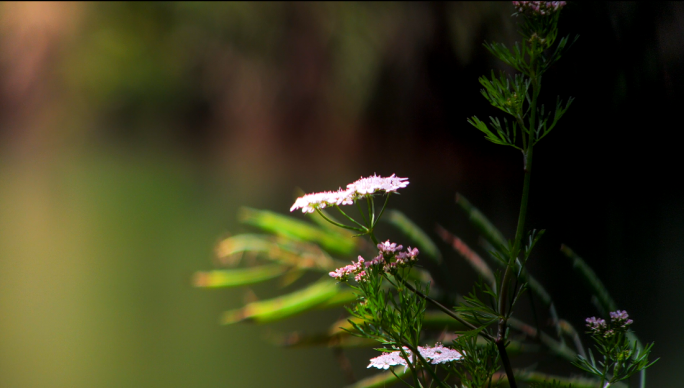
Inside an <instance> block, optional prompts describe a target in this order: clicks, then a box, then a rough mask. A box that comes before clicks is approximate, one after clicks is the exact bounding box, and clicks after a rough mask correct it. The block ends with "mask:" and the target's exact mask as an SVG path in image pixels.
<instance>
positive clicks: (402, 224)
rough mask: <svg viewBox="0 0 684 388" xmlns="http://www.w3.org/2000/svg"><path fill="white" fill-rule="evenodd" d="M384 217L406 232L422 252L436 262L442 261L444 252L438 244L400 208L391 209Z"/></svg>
mask: <svg viewBox="0 0 684 388" xmlns="http://www.w3.org/2000/svg"><path fill="white" fill-rule="evenodd" d="M383 219H384V220H385V221H387V222H389V223H390V224H391V225H392V226H394V227H396V228H397V229H399V231H401V232H402V233H404V234H405V235H406V237H407V238H408V239H409V240H410V242H411V243H413V244H415V246H417V247H418V249H419V250H420V253H421V254H423V255H426V256H427V257H428V258H430V259H431V260H433V261H434V262H436V263H441V262H442V254H441V253H440V252H439V249H438V248H437V245H435V243H434V242H433V241H432V240H431V239H430V237H428V235H427V234H426V233H425V232H424V231H423V230H422V229H421V228H419V227H418V225H416V224H415V223H413V221H411V220H410V219H409V218H408V217H406V215H404V213H402V212H400V211H398V210H389V211H387V213H386V214H385V218H383ZM404 245H407V244H404Z"/></svg>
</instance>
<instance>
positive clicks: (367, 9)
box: [0, 2, 684, 387]
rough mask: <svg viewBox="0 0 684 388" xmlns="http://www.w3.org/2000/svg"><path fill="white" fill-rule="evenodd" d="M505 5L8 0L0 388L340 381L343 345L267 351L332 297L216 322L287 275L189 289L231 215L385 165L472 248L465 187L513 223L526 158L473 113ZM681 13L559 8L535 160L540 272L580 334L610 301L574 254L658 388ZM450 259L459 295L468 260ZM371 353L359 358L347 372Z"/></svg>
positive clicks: (419, 212)
mask: <svg viewBox="0 0 684 388" xmlns="http://www.w3.org/2000/svg"><path fill="white" fill-rule="evenodd" d="M512 13H513V8H512V6H511V5H510V3H496V2H494V3H491V2H478V3H467V2H466V3H438V2H432V3H289V2H288V3H2V4H0V386H2V387H152V386H166V387H228V386H230V387H272V386H279V387H309V386H312V387H315V386H329V387H338V386H339V387H341V386H344V385H345V384H346V381H345V380H344V376H343V373H342V372H341V370H340V368H339V366H338V364H337V362H336V359H335V355H334V354H333V352H332V351H331V350H329V349H297V350H287V349H281V348H277V347H275V346H272V345H271V344H270V342H269V341H268V340H267V337H268V336H269V335H270V334H269V333H273V332H285V331H290V330H295V329H298V328H301V327H311V328H314V327H319V328H320V327H325V325H326V323H330V322H332V320H334V319H337V318H339V317H340V316H341V314H342V312H341V310H340V311H327V312H320V313H315V314H310V315H306V316H302V317H299V318H297V319H295V320H292V321H289V322H283V323H279V324H275V325H270V326H268V327H257V326H250V325H235V326H230V327H221V326H219V324H218V319H219V316H220V313H221V312H222V311H224V310H227V309H230V308H235V307H238V306H240V305H241V304H242V303H243V301H244V298H245V297H246V298H253V297H254V296H257V297H259V298H265V297H269V296H274V295H276V294H277V293H278V292H280V291H279V290H278V289H277V287H276V286H277V284H271V285H270V287H255V288H254V289H252V290H220V291H216V290H213V291H207V290H198V289H194V288H192V287H191V285H190V278H191V276H192V273H193V272H194V271H196V270H201V269H208V268H211V267H212V266H213V256H214V253H213V250H214V246H215V244H216V242H218V241H219V239H220V238H221V237H224V236H226V235H227V234H228V233H237V232H241V231H245V230H247V229H246V228H245V227H244V226H241V225H239V224H238V223H237V222H236V219H235V218H236V217H235V215H236V212H237V209H238V207H239V206H241V205H247V206H252V207H255V208H268V209H273V210H275V211H280V212H283V213H286V212H287V210H288V209H289V207H290V205H291V204H292V201H293V199H294V198H295V188H296V187H300V188H302V189H303V190H305V191H321V190H329V189H334V188H336V187H339V186H343V185H345V184H347V183H349V182H351V181H353V180H355V179H358V178H359V177H360V176H367V175H371V174H373V173H378V174H382V175H389V174H392V173H396V174H397V175H399V176H408V177H409V178H410V181H411V185H410V186H409V188H408V189H407V190H406V192H405V193H402V196H400V197H399V198H398V199H395V200H394V202H393V204H392V205H393V206H394V207H396V208H399V209H401V210H402V211H404V212H405V213H406V214H408V215H409V216H410V217H412V218H413V219H414V220H416V221H417V222H418V223H419V224H421V225H422V226H423V227H424V229H425V230H428V231H432V230H433V228H434V225H435V223H439V224H440V225H443V226H445V227H448V228H449V229H450V230H453V231H455V232H456V233H457V234H458V235H460V236H461V237H463V238H464V239H470V240H471V241H476V234H475V232H474V231H472V230H471V229H470V227H469V225H468V223H467V222H466V220H465V219H464V217H463V215H462V214H461V213H459V212H458V210H457V209H456V206H455V204H454V201H453V198H454V194H455V192H456V191H459V192H462V193H464V194H465V195H467V196H468V198H469V199H470V200H471V201H472V202H474V203H475V204H476V205H477V206H479V207H480V208H481V209H482V210H483V211H485V212H486V213H487V214H489V215H490V218H491V219H492V220H493V221H495V222H496V223H497V225H499V226H500V228H501V229H502V231H504V232H505V233H507V234H509V235H510V234H511V233H512V232H513V228H514V227H515V225H514V224H515V217H516V216H517V204H518V201H519V195H520V194H519V191H520V186H521V184H522V179H521V178H522V176H521V168H520V167H521V166H522V161H521V158H520V155H518V154H517V153H515V152H512V151H511V150H506V149H502V148H500V147H498V146H494V145H492V144H489V143H487V142H486V141H485V140H483V139H482V136H481V135H480V134H479V133H477V131H476V130H475V129H474V128H472V127H469V126H468V125H467V123H466V121H465V119H466V117H468V116H472V115H474V114H477V115H479V116H480V117H483V116H484V117H487V116H488V115H491V114H494V112H493V110H492V109H491V108H489V107H488V106H487V105H486V102H485V100H484V99H483V98H481V97H480V96H479V84H478V83H477V77H479V76H480V75H483V74H488V73H489V71H490V69H492V68H494V69H504V68H503V67H502V65H501V64H499V63H497V62H495V60H494V59H493V58H492V57H491V56H490V55H489V54H488V53H487V52H486V50H484V49H483V47H482V45H481V44H482V42H483V41H484V40H487V41H500V42H504V43H507V44H509V45H510V44H511V43H512V42H513V41H514V40H515V39H516V36H515V20H514V18H511V17H510V15H511V14H512ZM682 26H684V6H682V5H681V4H679V3H676V2H672V3H657V4H645V3H619V2H615V3H600V2H596V3H592V4H591V5H589V4H586V5H584V4H581V3H571V4H570V5H568V7H566V9H565V10H564V11H563V15H562V16H561V30H562V31H561V32H562V33H573V34H574V33H579V34H580V35H581V37H580V40H579V41H578V42H577V44H576V46H575V47H573V49H572V50H571V51H569V52H568V55H567V56H566V58H564V60H563V61H561V62H560V63H559V64H558V65H557V66H556V68H554V69H552V70H551V71H550V73H549V75H548V77H547V79H545V81H544V82H545V87H546V89H545V90H546V93H547V95H546V97H548V98H549V101H554V100H555V95H556V94H560V95H561V96H568V95H572V96H576V97H577V101H576V103H575V105H573V107H572V108H571V110H570V111H569V113H568V115H567V116H566V117H567V120H566V121H565V123H563V124H562V125H561V126H560V127H559V128H558V129H556V130H555V131H554V132H555V133H553V134H551V135H550V136H549V137H548V138H547V139H548V140H547V139H545V141H544V142H543V143H542V145H541V147H539V148H538V156H536V159H537V162H536V163H537V170H536V173H535V175H534V178H533V187H532V197H531V212H532V213H531V215H530V221H529V225H530V226H532V227H537V228H546V229H547V230H548V233H547V235H546V236H545V237H544V240H545V241H543V243H540V244H541V245H540V248H539V253H538V257H537V258H536V260H535V263H534V264H533V267H532V270H533V271H535V273H536V274H537V275H536V277H537V278H538V279H540V280H542V281H543V282H544V284H545V286H546V287H547V288H548V289H549V290H550V291H551V292H552V293H553V294H554V295H556V296H557V300H558V307H559V313H560V314H561V315H562V316H564V317H566V318H567V319H569V320H571V321H572V322H573V323H574V324H575V325H576V326H578V327H579V326H581V325H582V321H583V319H584V318H585V317H587V316H591V315H596V314H597V313H596V311H595V310H594V309H593V307H592V306H591V302H590V300H589V295H585V294H582V292H581V291H579V290H580V288H579V287H578V286H577V285H576V281H577V278H574V277H572V275H571V272H570V271H569V268H570V266H569V263H568V262H567V261H564V260H563V259H562V257H561V256H560V254H559V253H558V247H559V245H560V243H561V242H564V243H567V244H568V245H570V246H572V247H573V248H574V249H575V251H577V252H578V253H579V254H580V255H582V256H583V257H584V258H585V259H586V260H587V261H588V262H589V263H590V264H591V265H593V266H594V267H595V269H596V271H597V272H598V274H599V275H600V276H602V277H603V279H604V280H605V282H606V283H607V285H608V287H609V289H611V290H612V291H613V293H614V296H615V299H616V300H617V301H618V304H619V305H620V307H621V308H622V309H626V310H628V311H629V312H630V314H631V315H632V317H633V318H634V319H635V322H636V323H635V326H634V327H635V330H636V331H637V333H638V334H639V336H640V337H641V339H642V340H644V341H646V342H650V341H654V340H655V341H656V347H655V352H654V353H655V355H656V356H660V357H663V359H662V360H661V361H660V362H659V363H658V364H657V365H656V366H654V367H653V368H652V369H651V372H650V374H649V376H650V379H651V383H652V384H653V385H654V386H668V385H671V384H675V385H676V383H675V382H676V381H682V379H684V373H683V372H682V370H681V368H677V365H678V363H680V362H681V361H684V360H683V359H682V357H681V356H680V354H681V345H682V341H683V340H684V338H683V337H684V336H683V335H682V332H681V331H680V330H676V327H677V326H676V323H678V322H679V321H681V319H684V317H683V315H684V313H682V309H681V308H679V307H678V306H679V305H680V303H681V302H682V292H681V285H680V283H681V281H682V280H683V278H684V277H683V276H682V274H683V271H684V266H683V265H682V256H683V255H684V238H683V237H682V236H684V200H683V198H684V197H683V194H684V193H682V188H681V184H680V182H679V181H680V176H681V173H680V172H679V170H680V168H679V167H680V166H681V165H682V162H681V158H680V154H681V151H680V150H679V148H680V146H679V145H678V141H676V135H677V133H678V131H679V126H680V125H679V124H677V123H676V121H675V118H676V114H677V113H678V112H679V110H681V106H682V103H684V101H682V94H681V92H680V91H681V87H682V86H683V81H684V77H682V76H683V75H684V73H683V72H682V69H683V68H684V67H683V65H684V50H683V49H684V29H683V28H682ZM459 217H460V218H459ZM433 236H434V234H433ZM446 251H448V248H447V249H445V252H446ZM451 266H452V268H453V269H454V271H455V273H456V274H457V275H455V277H454V280H455V282H458V283H462V284H463V286H459V287H458V288H459V289H460V290H461V291H463V292H465V291H467V290H468V289H469V288H470V285H471V284H472V281H473V280H474V274H473V273H472V271H471V270H470V269H469V268H468V267H467V265H466V264H464V263H461V262H459V261H457V260H454V261H453V262H452V263H451ZM575 291H577V292H578V293H577V294H575ZM369 354H372V353H368V352H365V351H351V352H349V357H350V359H351V360H352V362H353V364H354V365H353V366H354V369H355V371H357V373H358V376H365V375H368V374H369V372H367V371H365V367H366V364H367V361H364V360H367V358H368V356H369Z"/></svg>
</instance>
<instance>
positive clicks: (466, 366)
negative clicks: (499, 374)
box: [453, 333, 499, 388]
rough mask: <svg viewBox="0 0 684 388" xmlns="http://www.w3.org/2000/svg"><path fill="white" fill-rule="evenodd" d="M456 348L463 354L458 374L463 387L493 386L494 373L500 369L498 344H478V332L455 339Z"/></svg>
mask: <svg viewBox="0 0 684 388" xmlns="http://www.w3.org/2000/svg"><path fill="white" fill-rule="evenodd" d="M453 346H454V349H456V350H458V351H459V352H461V354H463V359H462V360H461V362H460V365H459V367H458V368H454V369H455V373H456V375H457V376H458V377H459V379H460V380H461V387H463V388H485V387H492V386H493V383H496V382H495V381H494V374H495V373H496V371H498V370H499V353H498V352H497V350H496V345H494V344H493V343H491V342H487V343H485V344H484V345H481V344H478V342H477V334H476V333H472V334H463V335H460V336H459V337H458V338H456V339H455V340H454V343H453Z"/></svg>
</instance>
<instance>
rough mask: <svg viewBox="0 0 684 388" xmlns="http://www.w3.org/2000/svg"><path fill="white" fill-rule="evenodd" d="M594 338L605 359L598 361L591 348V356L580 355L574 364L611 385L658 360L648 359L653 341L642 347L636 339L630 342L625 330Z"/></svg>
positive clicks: (594, 336)
mask: <svg viewBox="0 0 684 388" xmlns="http://www.w3.org/2000/svg"><path fill="white" fill-rule="evenodd" d="M592 338H593V340H594V341H595V342H596V349H597V350H598V352H599V353H600V354H601V355H602V356H603V359H602V360H598V361H597V360H596V358H595V357H594V354H593V353H592V351H591V349H589V358H586V357H583V356H582V355H578V356H577V360H576V361H574V362H573V364H574V365H575V366H577V367H578V368H580V369H582V370H584V371H586V372H589V373H591V374H593V375H594V376H597V377H599V378H600V379H601V381H602V382H603V381H605V382H606V383H608V384H610V385H612V384H614V383H616V382H618V381H622V380H625V379H628V378H629V377H631V376H632V375H633V374H634V373H636V372H639V371H641V370H644V369H646V368H648V367H650V366H651V365H653V364H654V363H655V362H656V361H658V359H656V360H654V361H651V362H649V361H648V356H649V354H650V353H651V349H652V348H653V344H652V343H651V344H648V345H646V347H644V348H643V349H641V348H639V346H637V343H636V341H635V342H633V343H632V342H630V340H629V338H627V336H626V333H625V331H620V330H615V331H613V332H612V333H611V335H593V336H592Z"/></svg>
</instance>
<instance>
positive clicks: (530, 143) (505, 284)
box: [496, 47, 540, 388]
mask: <svg viewBox="0 0 684 388" xmlns="http://www.w3.org/2000/svg"><path fill="white" fill-rule="evenodd" d="M532 49H533V51H532V57H531V58H530V68H531V69H532V72H533V73H532V74H529V76H530V78H531V79H532V104H531V106H530V110H531V113H530V127H529V128H527V135H528V140H527V149H526V150H525V151H524V152H523V156H524V160H523V162H524V171H525V180H524V182H523V193H522V199H521V200H520V213H519V214H518V226H517V228H516V232H515V239H514V240H513V248H512V249H511V251H510V252H509V257H508V265H507V266H506V271H505V272H504V277H503V279H502V280H501V287H499V290H500V293H499V303H498V304H499V306H498V307H499V316H500V317H501V318H500V320H499V328H498V332H497V336H496V346H497V349H498V350H499V354H500V355H501V362H502V363H503V364H504V369H505V370H506V375H507V376H508V381H509V384H510V386H511V387H512V388H516V384H515V376H514V375H513V370H512V368H511V365H510V360H509V359H508V354H507V353H506V346H505V344H506V328H507V320H508V316H509V313H510V312H509V311H507V307H508V291H509V288H510V284H511V281H512V280H513V278H514V277H515V278H517V276H516V274H515V262H516V260H517V259H518V254H519V253H520V247H521V243H522V239H523V236H524V233H525V220H526V218H527V202H528V199H529V194H530V178H531V176H532V151H533V150H534V133H535V132H534V128H535V126H536V113H537V97H538V96H539V87H540V77H538V76H537V68H536V67H537V66H536V55H534V47H533V48H532Z"/></svg>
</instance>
